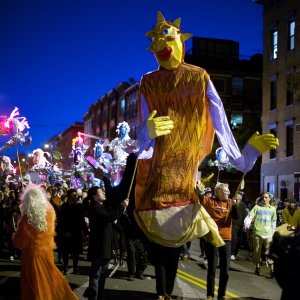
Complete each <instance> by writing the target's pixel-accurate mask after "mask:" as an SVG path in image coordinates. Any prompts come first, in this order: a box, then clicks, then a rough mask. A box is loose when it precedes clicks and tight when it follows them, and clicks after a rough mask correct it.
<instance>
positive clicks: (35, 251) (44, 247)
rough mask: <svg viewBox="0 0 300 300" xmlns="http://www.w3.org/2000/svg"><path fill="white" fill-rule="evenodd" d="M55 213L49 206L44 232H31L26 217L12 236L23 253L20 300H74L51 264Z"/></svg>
mask: <svg viewBox="0 0 300 300" xmlns="http://www.w3.org/2000/svg"><path fill="white" fill-rule="evenodd" d="M55 218H56V216H55V211H54V209H53V207H52V205H50V204H49V206H48V209H47V223H48V229H47V231H44V232H41V231H37V230H36V229H34V228H33V227H32V226H31V225H30V224H29V223H28V218H27V216H26V215H24V216H22V218H21V219H20V221H19V223H18V229H17V232H16V233H15V234H14V236H13V241H14V244H15V246H16V247H17V248H19V249H20V250H22V263H21V275H20V281H21V299H22V300H73V299H78V297H77V296H76V295H75V294H74V293H73V291H72V289H71V288H70V286H69V283H68V281H67V280H66V278H65V277H64V276H63V275H62V273H61V272H60V270H59V269H58V268H57V267H56V265H55V263H54V255H53V250H54V248H55V243H54V235H55V231H54V222H55Z"/></svg>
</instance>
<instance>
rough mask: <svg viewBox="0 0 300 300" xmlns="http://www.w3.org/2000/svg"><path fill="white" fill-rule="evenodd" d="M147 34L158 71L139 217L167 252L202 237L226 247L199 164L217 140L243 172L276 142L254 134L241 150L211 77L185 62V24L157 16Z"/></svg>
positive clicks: (144, 104)
mask: <svg viewBox="0 0 300 300" xmlns="http://www.w3.org/2000/svg"><path fill="white" fill-rule="evenodd" d="M146 36H148V37H150V39H151V42H152V43H151V45H150V47H149V50H151V51H152V52H153V54H154V56H155V58H156V60H157V62H158V64H159V67H158V69H157V70H155V71H153V72H149V73H147V74H145V75H144V76H143V77H142V79H141V84H140V90H139V100H138V109H139V121H140V130H139V133H138V142H139V147H140V149H139V157H138V158H139V160H138V165H137V174H136V190H135V202H136V203H135V206H136V209H135V219H136V221H137V223H138V224H139V226H140V227H141V229H142V230H143V231H144V233H145V234H146V236H147V237H148V238H149V239H150V240H151V241H152V242H154V243H157V244H159V245H161V246H165V247H179V246H181V245H183V244H184V243H186V242H187V241H191V240H193V239H195V238H198V237H201V236H205V237H207V238H208V239H209V240H210V241H211V242H212V243H213V244H214V245H216V246H220V245H223V241H222V239H221V238H220V236H219V235H218V230H217V227H216V226H215V224H214V222H213V221H212V219H211V218H209V216H208V214H207V212H206V211H205V210H204V209H203V208H202V207H201V206H200V204H199V199H198V196H197V193H196V190H195V182H196V180H197V171H198V166H199V165H200V163H201V161H202V160H203V159H204V158H205V157H206V156H207V155H208V154H209V153H210V151H211V149H212V143H213V140H214V135H215V134H216V136H217V138H218V141H219V143H220V145H221V147H222V149H223V150H224V151H225V153H226V155H227V156H228V158H229V162H230V163H231V164H232V165H233V166H234V167H235V168H236V169H238V170H240V171H241V172H243V173H246V172H248V171H250V170H251V169H252V167H253V165H254V164H255V162H256V159H257V157H258V156H259V155H261V153H263V152H265V151H267V150H269V149H275V148H276V147H277V146H278V140H277V139H276V138H275V137H274V136H273V135H272V134H265V135H260V134H259V133H257V132H256V133H254V134H253V136H252V137H251V138H250V139H249V140H248V142H247V144H246V145H245V147H244V149H243V150H242V151H240V150H239V148H238V146H237V144H236V141H235V139H234V137H233V135H232V132H231V130H230V126H229V124H228V121H227V118H226V114H225V110H224V107H223V104H222V101H221V99H220V97H219V95H218V93H217V91H216V89H215V87H214V85H213V83H212V81H211V80H210V77H209V74H208V73H207V72H206V71H205V70H204V69H202V68H201V67H198V66H194V65H190V64H186V63H185V62H184V50H185V48H184V42H185V41H186V40H187V39H188V38H189V37H190V36H191V35H190V34H186V33H182V31H181V28H180V18H178V19H176V20H175V21H174V22H170V21H166V20H165V18H164V16H163V15H162V13H161V12H158V13H157V24H156V25H155V26H154V27H153V29H152V30H151V31H150V32H148V33H147V34H146Z"/></svg>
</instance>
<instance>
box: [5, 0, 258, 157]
mask: <svg viewBox="0 0 300 300" xmlns="http://www.w3.org/2000/svg"><path fill="white" fill-rule="evenodd" d="M158 10H160V11H162V13H163V14H164V16H165V18H166V19H168V20H172V21H173V20H175V19H176V18H178V17H181V29H182V31H183V32H186V33H191V34H192V35H193V36H199V37H209V38H220V39H229V40H234V41H237V42H239V43H240V55H243V56H244V55H245V56H251V55H253V54H256V53H262V43H263V36H262V32H263V7H262V5H258V4H256V3H254V2H253V1H251V0H227V1H225V0H210V1H204V0H185V1H182V0H160V1H158V0H110V1H102V0H35V1H34V0H1V1H0V116H1V115H6V116H9V114H10V112H11V111H12V110H13V109H14V107H15V106H17V107H18V108H19V111H20V115H21V116H25V117H27V119H28V122H29V125H30V129H29V132H30V135H31V136H32V139H33V140H32V144H31V146H30V147H28V148H26V147H22V146H20V145H19V146H18V149H19V152H26V153H31V152H32V151H33V150H34V149H36V148H41V147H42V146H43V144H44V143H45V142H46V141H47V140H48V139H50V138H51V137H53V136H54V135H56V134H58V133H60V132H62V131H64V130H65V129H66V128H68V127H69V126H71V125H72V124H73V123H74V122H76V121H83V120H82V117H83V115H84V114H85V113H86V112H87V111H88V109H89V107H90V106H91V105H92V104H93V103H94V102H96V101H97V100H98V99H99V98H101V96H102V95H104V94H106V93H107V92H109V91H110V90H111V89H112V88H114V87H115V86H116V85H117V84H118V83H119V82H121V81H128V80H129V78H134V79H135V80H136V81H139V80H140V78H141V76H142V75H143V74H145V73H147V72H149V71H152V70H155V69H156V68H157V63H156V60H155V58H154V56H153V55H152V54H151V52H150V51H148V50H146V48H147V47H148V46H149V43H150V42H149V40H148V39H147V38H146V37H145V33H146V32H147V31H149V30H150V29H151V28H152V27H153V25H154V24H155V23H156V14H157V11H158ZM186 49H187V50H189V49H191V40H189V41H187V42H186ZM8 139H9V136H0V148H1V146H3V144H4V143H5V142H6V141H7V140H8ZM70 147H71V145H70ZM15 153H16V147H11V148H9V149H8V150H7V151H5V152H1V153H0V155H3V154H6V155H9V156H10V155H14V154H15Z"/></svg>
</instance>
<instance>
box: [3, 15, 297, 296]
mask: <svg viewBox="0 0 300 300" xmlns="http://www.w3.org/2000/svg"><path fill="white" fill-rule="evenodd" d="M180 22H181V20H180V18H178V19H176V20H174V21H173V22H171V21H167V20H165V18H164V16H163V15H162V13H161V12H158V13H157V23H156V25H155V26H154V27H153V28H152V29H151V31H149V32H147V34H146V35H147V36H148V37H150V39H151V45H150V47H149V50H151V51H152V52H153V54H154V56H155V58H156V60H157V62H158V64H159V68H158V69H157V70H155V71H153V72H149V73H147V74H145V75H144V76H143V77H142V79H141V82H140V88H139V96H138V111H139V121H140V124H139V130H138V132H137V144H135V143H134V144H132V143H131V141H130V143H129V144H128V142H129V139H128V140H127V139H125V135H124V136H123V139H122V140H123V141H124V144H126V148H127V146H130V147H132V146H134V147H133V148H134V149H135V150H134V151H133V152H132V153H131V154H130V155H129V153H127V152H126V153H124V152H122V151H121V152H119V153H115V154H117V157H118V158H120V157H122V158H123V157H124V158H126V166H125V170H124V173H123V177H122V180H121V181H120V182H119V180H118V181H117V183H118V184H117V185H116V186H114V184H112V182H110V180H109V179H108V178H107V177H105V176H104V174H103V170H104V169H105V168H103V166H102V168H98V169H97V170H96V172H95V177H97V178H100V179H101V180H102V182H103V185H100V184H99V185H98V186H97V185H95V186H92V187H89V189H88V190H85V191H82V190H81V191H78V190H76V189H73V188H68V187H61V186H53V185H50V186H47V185H42V186H37V185H31V184H29V185H28V186H27V187H26V189H25V191H23V186H22V187H21V189H20V190H18V191H13V192H11V191H10V190H9V191H8V190H7V189H6V187H5V188H4V189H3V192H2V194H3V195H2V196H0V197H2V200H1V230H2V231H4V233H5V235H4V234H3V236H5V241H4V240H1V248H2V247H3V246H4V245H6V246H7V248H9V254H8V257H9V259H14V256H15V255H17V250H16V249H19V250H18V251H22V257H23V259H22V269H21V287H22V299H25V300H26V299H48V298H46V296H45V297H42V296H41V297H38V298H34V297H33V296H32V295H30V294H27V293H28V291H27V289H29V288H28V286H29V285H30V286H32V285H33V286H36V288H37V289H38V290H39V292H40V293H43V290H44V291H48V292H47V297H49V300H50V299H73V298H74V299H76V296H75V295H74V294H73V293H72V291H71V290H70V287H69V286H68V285H67V282H66V279H65V277H63V274H65V275H66V274H68V272H69V258H70V256H71V255H72V259H73V273H74V274H78V273H79V272H80V268H79V266H78V259H79V254H80V253H82V251H83V246H84V245H83V237H85V238H86V240H87V241H88V244H87V245H86V247H87V253H88V255H87V257H88V259H89V260H90V262H91V267H90V274H89V286H88V288H87V289H86V291H85V293H84V296H85V297H87V298H88V299H89V300H96V299H98V300H99V299H104V298H105V279H106V277H107V266H108V263H109V261H110V260H111V259H112V258H113V256H114V255H117V253H119V255H120V260H121V261H123V259H125V252H127V255H126V258H127V264H128V278H129V279H130V280H133V278H134V277H137V278H139V279H144V278H145V277H144V276H143V272H144V270H145V268H146V267H147V264H148V262H149V263H151V264H152V265H153V266H154V269H155V280H156V299H160V300H169V299H172V294H173V289H174V285H175V278H176V272H177V267H178V262H179V258H180V254H181V251H182V249H183V251H184V255H183V257H185V258H186V256H187V255H188V251H189V244H190V242H191V241H192V240H195V239H198V238H200V247H201V251H203V252H202V254H203V256H204V257H205V259H206V260H207V290H206V293H207V299H214V296H215V295H214V293H215V281H216V269H217V265H218V263H219V266H220V276H219V288H218V291H217V299H218V300H223V299H225V298H226V289H227V284H228V281H229V268H230V262H231V260H235V259H236V256H237V255H238V252H239V249H240V248H241V247H242V245H244V246H245V244H246V243H247V244H248V248H249V252H250V253H251V252H252V254H253V262H254V264H255V270H254V272H255V274H256V275H258V276H260V275H261V265H262V263H263V261H265V262H266V264H267V266H268V267H269V268H270V276H271V277H273V276H275V277H276V274H278V269H277V266H280V264H278V261H280V259H278V254H279V253H278V252H277V256H276V255H273V256H272V253H275V252H274V251H273V252H272V239H273V235H274V232H276V230H277V228H278V227H280V226H281V225H280V226H278V221H277V220H278V219H280V218H281V219H280V220H281V221H280V222H287V223H289V224H288V225H289V226H291V227H287V228H286V230H287V231H292V229H295V226H299V220H298V219H299V217H298V216H299V213H298V208H296V206H295V204H293V201H289V202H290V203H289V204H286V208H284V209H281V210H280V209H277V210H276V207H275V206H274V205H273V204H272V200H273V199H272V195H271V194H270V193H269V192H263V193H262V194H261V195H260V197H259V198H258V199H257V201H256V202H255V201H253V206H249V204H248V207H247V205H245V202H244V200H243V196H244V194H243V193H241V192H240V191H237V192H236V193H235V194H234V195H233V197H232V198H231V197H230V194H233V193H234V192H233V191H230V189H229V186H228V184H226V183H220V182H217V183H216V185H215V186H214V187H213V189H212V190H211V193H206V192H205V190H202V189H201V188H199V186H198V185H197V181H196V174H195V170H197V169H198V167H199V165H200V164H201V161H202V160H204V158H205V157H206V156H207V155H208V154H209V153H210V151H211V149H212V143H213V140H214V135H216V137H217V139H218V141H219V144H220V146H221V147H222V149H223V150H224V153H225V154H226V155H227V156H228V162H230V164H232V166H233V167H235V168H236V169H237V170H239V171H241V172H242V173H243V174H244V175H245V174H246V173H247V172H249V171H250V170H251V169H252V167H253V165H254V164H255V162H256V160H257V158H258V157H259V156H260V155H261V154H262V153H264V152H266V151H269V150H270V149H276V147H277V146H278V145H279V141H278V139H277V138H276V137H274V135H272V134H264V135H260V134H259V133H258V132H256V133H254V134H253V135H252V136H251V137H250V139H249V140H248V141H247V143H246V145H245V147H244V148H243V149H242V150H240V149H239V148H238V146H237V143H236V141H235V138H234V136H233V133H232V131H231V129H230V125H229V123H228V120H227V118H226V113H225V109H224V106H223V104H222V101H221V99H220V97H219V95H218V93H217V91H216V89H215V87H214V84H213V82H212V80H211V79H210V76H209V74H208V73H207V72H206V70H204V69H202V68H200V67H197V66H193V65H189V64H186V63H185V62H184V54H185V46H184V42H185V41H186V40H187V39H188V38H189V37H190V36H191V35H190V34H187V33H183V32H182V30H181V28H180ZM119 129H120V133H121V128H119ZM123 129H126V128H125V127H123ZM127 129H128V128H127ZM125 131H126V130H125ZM119 142H120V141H119ZM118 145H121V144H118ZM137 145H138V146H137ZM130 147H128V148H130ZM79 148H80V147H79ZM114 149H116V150H117V149H118V147H115V148H114ZM122 149H123V148H122ZM122 149H121V150H122ZM74 150H76V151H77V150H78V149H76V148H75V149H74ZM79 150H80V149H79ZM79 150H78V151H79ZM119 150H120V149H119ZM76 151H75V152H74V163H75V164H78V163H79V161H78V159H77V158H78V157H79V156H80V155H81V154H84V153H81V152H80V151H79V152H76ZM121 154H125V156H123V155H121ZM118 167H119V165H118ZM122 167H123V165H122ZM122 171H123V169H122ZM97 172H98V173H99V174H97ZM111 179H112V177H111ZM132 187H133V188H132ZM19 193H20V194H22V197H21V198H20V197H19ZM10 194H12V195H10ZM84 195H85V196H84ZM19 199H21V202H20V200H19ZM246 204H247V203H246ZM54 211H55V212H56V218H55V213H54ZM278 215H280V217H278ZM18 220H19V221H18ZM290 223H291V224H290ZM17 224H18V225H17ZM125 224H126V225H125ZM281 232H282V230H281V229H279V230H277V233H278V234H279V236H280V234H281ZM114 234H117V235H118V238H117V239H116V238H114ZM23 236H27V237H28V238H26V240H24V241H23V238H21V237H23ZM276 236H278V235H276ZM289 236H290V235H289ZM27 240H28V241H33V242H32V243H31V244H30V245H29V244H28V243H27ZM54 240H55V242H56V245H57V254H58V255H57V257H58V260H59V261H60V260H62V270H61V271H62V272H59V270H58V268H57V267H56V266H55V264H54V256H53V249H54ZM115 241H117V242H115ZM124 241H125V242H124ZM46 242H47V243H48V244H49V245H50V247H47V249H46V247H45V243H46ZM116 244H118V245H116ZM10 248H11V249H10ZM125 249H126V250H125ZM146 249H147V251H146ZM282 252H283V253H284V251H282ZM35 255H36V257H35ZM25 257H26V261H24V259H25ZM43 257H44V258H45V259H44V260H43ZM275 257H276V259H275ZM36 261H37V263H36ZM45 264H48V266H49V268H46V267H45ZM33 266H34V267H33ZM40 272H42V273H43V274H42V276H40V277H39V280H35V281H34V282H32V279H34V278H37V277H38V275H39V274H40ZM49 272H50V273H49ZM62 273H63V274H62ZM28 274H29V275H28ZM52 276H54V278H55V280H52V281H51V280H49V278H52ZM276 278H277V277H276ZM284 282H286V281H284ZM43 285H45V287H44V288H43ZM281 286H282V287H283V289H286V284H285V283H282V284H281ZM284 295H285V293H283V297H282V299H293V298H287V297H286V296H284ZM286 295H288V297H289V296H290V294H289V293H286ZM285 297H286V298H285Z"/></svg>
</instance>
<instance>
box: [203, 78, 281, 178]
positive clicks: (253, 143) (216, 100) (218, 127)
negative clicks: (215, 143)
mask: <svg viewBox="0 0 300 300" xmlns="http://www.w3.org/2000/svg"><path fill="white" fill-rule="evenodd" d="M206 95H207V97H208V98H209V109H210V116H211V119H212V123H213V126H214V129H215V132H216V135H217V138H218V140H219V143H220V145H221V146H222V148H223V149H224V151H225V152H226V154H227V155H228V157H229V161H230V163H231V164H232V165H233V166H235V167H236V168H237V169H238V170H240V171H242V172H244V173H246V172H248V171H250V170H251V169H252V168H253V166H254V164H255V162H256V160H257V158H258V156H260V155H261V154H262V153H263V152H265V151H267V150H269V149H276V147H277V146H278V139H276V138H275V137H274V135H272V134H264V135H259V133H258V132H256V133H255V134H254V135H253V136H252V137H251V138H250V139H249V140H248V142H247V144H246V145H245V147H244V149H243V150H242V153H241V152H240V150H239V148H238V146H237V144H236V141H235V139H234V137H233V134H232V132H231V129H230V126H229V124H228V120H227V117H226V113H225V110H224V106H223V103H222V101H221V99H220V97H219V95H218V93H217V91H216V89H215V87H214V85H213V83H212V82H211V81H209V82H208V85H207V89H206Z"/></svg>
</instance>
